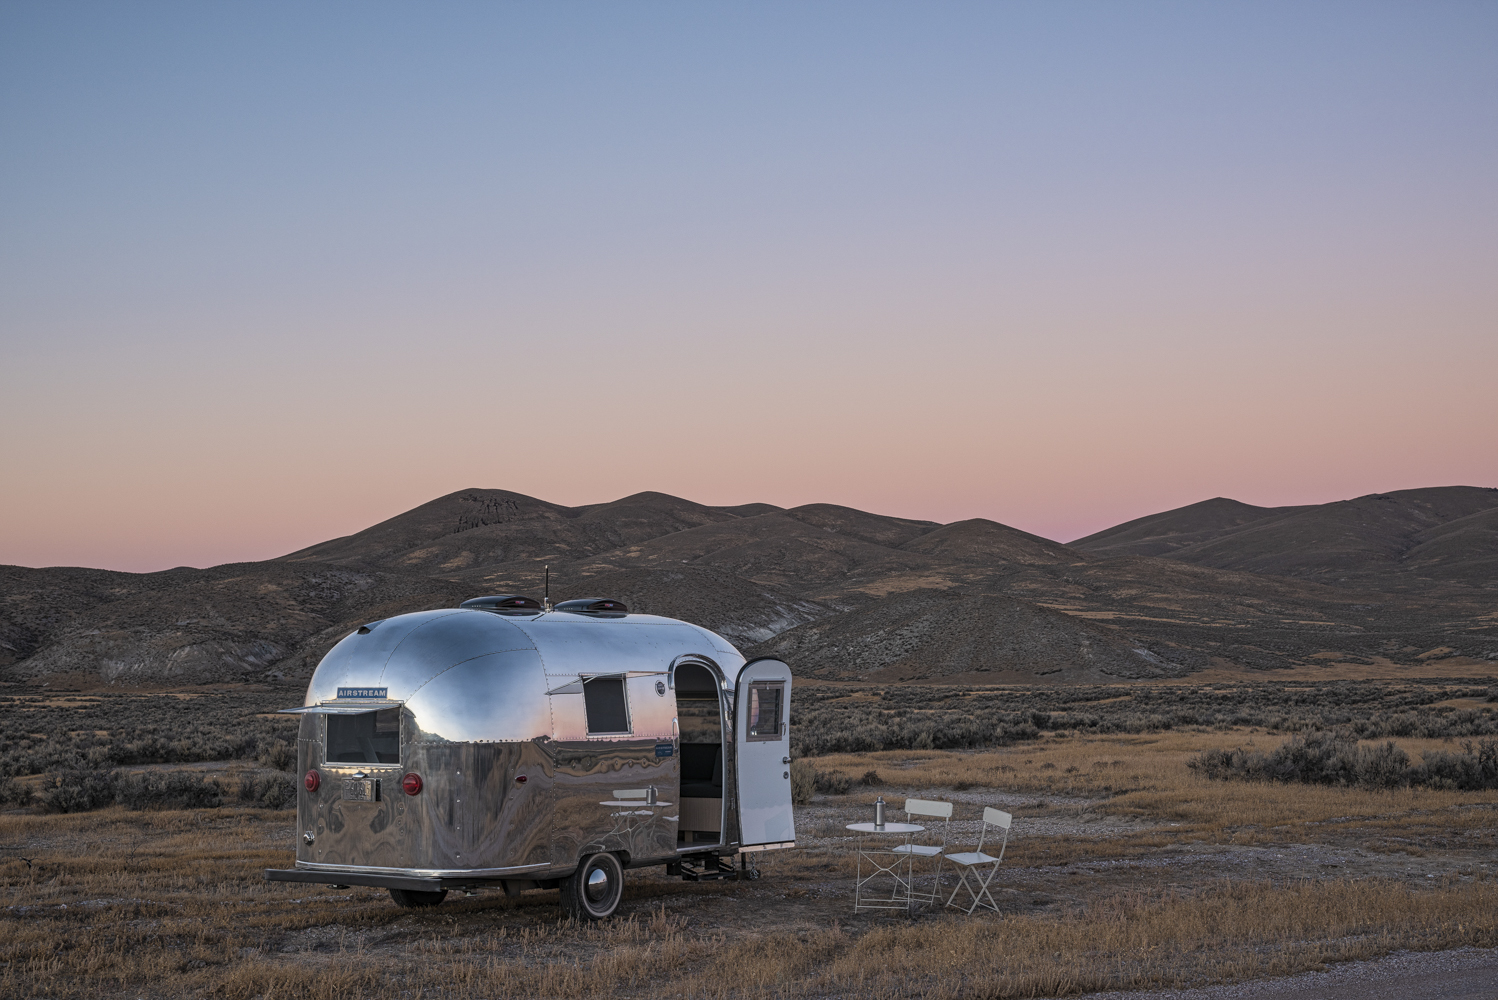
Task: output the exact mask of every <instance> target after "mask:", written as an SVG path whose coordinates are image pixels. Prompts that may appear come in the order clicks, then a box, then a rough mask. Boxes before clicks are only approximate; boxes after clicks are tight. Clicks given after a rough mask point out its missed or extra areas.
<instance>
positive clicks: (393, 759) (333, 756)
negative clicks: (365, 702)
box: [325, 708, 401, 764]
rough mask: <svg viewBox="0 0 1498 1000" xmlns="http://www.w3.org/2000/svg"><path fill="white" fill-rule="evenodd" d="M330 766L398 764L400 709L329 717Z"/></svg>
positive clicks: (399, 751) (399, 757) (399, 752)
mask: <svg viewBox="0 0 1498 1000" xmlns="http://www.w3.org/2000/svg"><path fill="white" fill-rule="evenodd" d="M325 718H326V719H327V720H328V752H327V762H328V763H329V764H399V763H400V762H401V710H400V709H398V708H386V709H381V710H380V711H378V712H360V713H359V714H357V715H328V716H325Z"/></svg>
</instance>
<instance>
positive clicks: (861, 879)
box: [848, 823, 926, 913]
mask: <svg viewBox="0 0 1498 1000" xmlns="http://www.w3.org/2000/svg"><path fill="white" fill-rule="evenodd" d="M848 829H850V830H852V831H853V832H854V833H861V834H863V836H862V837H860V838H858V871H857V874H856V875H855V881H854V883H853V912H854V913H857V912H858V911H859V910H909V909H910V905H911V898H912V897H911V894H910V885H911V882H912V880H913V877H914V873H915V869H914V867H913V865H914V861H913V855H912V854H911V853H910V852H908V851H895V850H893V849H892V848H888V847H870V846H868V841H869V838H870V837H878V836H901V835H903V836H904V837H905V842H906V843H907V844H908V843H910V835H911V834H912V833H920V832H921V831H922V830H924V829H926V828H925V827H924V826H919V825H917V824H915V823H885V824H884V825H883V826H876V825H874V824H873V823H849V824H848ZM865 864H867V865H868V866H869V873H868V874H867V875H865V874H864V873H863V872H864V866H865ZM901 864H904V865H905V872H904V874H901V872H900V865H901ZM875 879H888V880H889V895H888V896H884V895H882V894H876V895H873V896H870V895H869V892H868V891H867V890H866V887H867V886H868V885H869V883H870V882H872V881H873V880H875ZM875 891H876V893H877V889H876V890H875Z"/></svg>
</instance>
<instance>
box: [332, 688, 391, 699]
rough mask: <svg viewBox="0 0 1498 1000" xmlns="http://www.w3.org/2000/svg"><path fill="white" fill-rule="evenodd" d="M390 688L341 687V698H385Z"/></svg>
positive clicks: (339, 690)
mask: <svg viewBox="0 0 1498 1000" xmlns="http://www.w3.org/2000/svg"><path fill="white" fill-rule="evenodd" d="M389 690H390V689H389V688H339V689H338V697H340V698H384V697H386V696H387V695H386V692H388V691H389Z"/></svg>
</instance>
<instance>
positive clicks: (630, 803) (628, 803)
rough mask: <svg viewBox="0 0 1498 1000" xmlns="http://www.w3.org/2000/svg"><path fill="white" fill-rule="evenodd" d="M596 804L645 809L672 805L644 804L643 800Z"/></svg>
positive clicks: (667, 803)
mask: <svg viewBox="0 0 1498 1000" xmlns="http://www.w3.org/2000/svg"><path fill="white" fill-rule="evenodd" d="M598 804H599V805H601V806H640V807H642V808H645V809H650V808H652V807H654V806H669V805H674V803H671V802H646V801H645V800H644V799H616V800H614V801H611V802H600V803H598Z"/></svg>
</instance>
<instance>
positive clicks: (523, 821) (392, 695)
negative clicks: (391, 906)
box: [267, 609, 795, 891]
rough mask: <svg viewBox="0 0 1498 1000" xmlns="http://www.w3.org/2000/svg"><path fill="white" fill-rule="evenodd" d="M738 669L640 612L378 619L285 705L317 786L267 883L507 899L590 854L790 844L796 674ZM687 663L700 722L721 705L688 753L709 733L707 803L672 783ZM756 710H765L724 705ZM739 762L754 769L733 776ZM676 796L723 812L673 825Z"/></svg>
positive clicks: (456, 612)
mask: <svg viewBox="0 0 1498 1000" xmlns="http://www.w3.org/2000/svg"><path fill="white" fill-rule="evenodd" d="M747 666H748V668H749V669H748V670H745V668H746V662H745V659H744V657H743V656H742V655H741V654H740V653H739V652H738V651H737V650H736V649H734V647H733V646H732V645H731V644H729V643H728V642H727V641H726V640H724V639H723V638H722V637H720V636H718V635H716V634H714V633H712V632H710V631H708V630H706V629H703V628H699V627H697V626H695V625H690V624H687V623H685V622H679V621H675V620H672V619H668V618H659V617H654V616H650V615H635V614H623V615H590V614H574V613H566V612H543V613H534V614H520V615H516V614H499V613H494V612H492V611H487V610H470V609H447V610H439V611H425V612H418V613H415V614H407V615H400V616H397V617H394V618H390V619H386V620H384V621H380V622H375V623H371V624H370V625H368V626H365V627H363V628H360V629H359V630H358V631H357V632H356V633H354V634H351V635H349V636H348V637H347V638H345V639H344V640H343V641H342V642H340V643H338V644H337V645H336V646H335V647H333V649H332V650H331V651H330V652H329V653H328V655H327V656H326V657H325V658H324V659H323V660H322V662H321V663H320V664H319V665H318V668H317V670H316V672H315V674H314V675H313V678H312V681H311V684H310V685H309V687H308V690H307V696H306V699H305V703H304V705H303V706H302V707H301V708H299V709H291V710H288V711H294V712H298V713H300V714H301V715H302V722H301V730H300V733H299V735H298V739H297V759H298V763H299V765H300V772H301V773H302V774H309V772H315V774H316V776H317V780H316V782H315V784H316V787H315V788H308V787H306V786H304V787H303V788H302V789H301V790H300V792H299V794H298V800H297V860H296V868H295V869H294V870H288V871H283V872H274V871H272V872H268V873H267V877H268V878H272V879H280V880H288V881H317V882H326V883H337V884H360V885H383V886H388V887H391V888H397V889H407V890H432V889H438V888H448V887H456V886H478V885H484V884H489V885H493V884H498V883H504V884H505V886H506V888H507V889H510V890H515V891H518V890H520V889H526V888H535V887H538V886H542V887H545V886H550V885H554V884H555V882H556V880H558V879H562V878H565V877H567V876H569V875H570V874H571V873H573V872H574V871H575V870H576V869H577V868H578V865H579V862H580V860H581V859H584V858H587V857H589V856H591V855H595V854H598V853H609V854H613V855H615V856H616V857H618V858H619V860H620V862H621V863H622V864H623V866H624V867H640V866H643V865H650V864H662V863H667V864H670V863H679V862H680V859H681V858H683V857H684V856H692V855H698V854H704V853H706V854H716V855H720V856H722V855H731V854H736V853H739V852H742V851H749V850H757V849H767V848H771V847H782V846H791V845H792V844H793V843H794V840H795V831H794V826H793V822H792V818H791V809H790V781H789V770H788V764H789V733H788V729H789V725H788V724H789V710H790V706H789V702H790V674H789V670H788V669H787V668H786V667H785V665H784V664H783V663H780V661H778V660H757V661H753V663H750V664H747ZM688 675H690V676H691V677H692V678H694V679H695V681H694V683H696V684H697V685H698V687H697V689H696V690H695V691H694V692H693V693H692V698H693V701H692V705H693V706H695V707H696V709H697V714H699V715H700V714H703V712H704V708H703V706H707V708H706V709H705V711H706V712H707V714H712V713H713V711H714V707H713V706H714V704H715V703H716V713H717V723H718V727H719V728H718V730H712V729H704V730H703V732H706V733H709V736H707V737H702V738H701V739H699V740H698V741H697V743H695V744H694V745H693V746H691V747H689V748H688V749H689V750H693V751H694V752H695V751H706V750H709V749H711V748H710V746H709V743H710V741H711V739H712V738H713V736H712V735H711V734H713V733H715V732H720V735H718V736H717V738H718V739H719V740H720V741H721V749H720V751H719V753H720V760H721V779H719V776H718V775H717V774H716V773H715V774H714V776H713V780H721V788H722V791H721V792H720V793H719V794H720V795H721V800H719V801H718V804H717V806H715V807H714V806H711V805H710V804H711V803H713V802H714V800H712V799H710V798H701V797H697V798H692V797H688V799H686V800H685V803H684V800H683V797H682V795H681V791H682V789H683V784H682V771H681V766H682V760H683V755H682V739H681V720H680V718H679V713H678V699H677V694H678V692H677V683H676V682H677V679H678V677H679V676H680V677H685V676H688ZM708 678H710V679H711V691H710V692H709V691H706V690H705V689H704V688H703V687H702V684H703V683H705V682H706V680H707V679H708ZM589 685H594V686H593V687H591V688H590V687H589ZM777 685H778V688H777ZM751 688H752V691H751ZM776 690H779V691H780V694H776V693H775V692H776ZM751 694H752V698H751V697H750V695H751ZM621 695H622V704H621V697H620V696H621ZM739 700H742V701H743V702H744V704H743V705H742V706H739V705H736V702H737V701H739ZM751 705H752V706H753V710H754V711H755V712H757V713H758V714H759V715H762V716H764V717H765V718H764V719H759V721H756V719H757V718H758V716H754V717H746V716H744V711H739V712H738V713H737V715H736V712H735V709H736V707H737V708H740V709H742V710H749V709H750V707H751ZM600 706H602V707H600ZM761 706H763V707H761ZM770 715H773V716H774V718H770ZM600 719H604V720H606V721H604V722H600ZM766 719H768V720H769V721H768V722H767V721H765V720H766ZM600 725H603V726H604V728H605V730H607V731H602V732H600V731H599V728H600ZM746 727H747V728H746ZM756 727H757V729H758V731H759V733H760V734H759V735H754V733H755V731H756ZM397 730H398V739H397V735H396V734H397ZM746 734H747V735H746ZM746 739H747V740H749V741H750V742H747V743H746V742H745V741H746ZM702 740H707V741H709V743H703V742H702ZM689 742H692V738H691V737H689ZM397 745H398V752H397V750H396V747H397ZM697 756H699V757H700V756H701V753H698V754H697ZM743 760H753V761H754V762H755V763H754V768H755V773H754V774H753V775H752V776H750V777H751V780H747V781H744V782H741V781H740V777H741V776H740V774H739V773H738V771H739V766H740V764H741V761H743ZM772 762H773V763H772ZM413 774H414V775H418V776H419V778H420V790H419V791H418V792H417V793H416V794H407V792H406V791H405V790H404V789H403V780H408V779H407V776H409V775H413ZM782 775H783V777H782ZM313 783H314V782H311V781H309V782H308V784H313ZM698 784H699V785H700V782H699V783H698ZM691 787H698V786H694V785H692V784H691V783H690V782H689V783H688V790H690V788H691ZM710 792H711V789H709V794H710ZM745 795H748V799H747V800H746V799H744V796H745ZM782 800H783V808H782ZM741 801H748V802H749V803H750V805H749V808H748V809H747V812H748V813H749V814H750V820H751V821H750V823H749V826H748V828H747V829H746V828H745V827H743V826H742V825H741V823H740V812H741ZM704 803H708V804H709V805H708V806H704ZM684 804H686V805H688V806H689V807H690V810H689V811H690V812H691V813H692V814H693V815H696V816H698V817H701V816H705V815H708V814H709V813H711V812H712V809H713V808H717V809H719V810H721V812H720V813H719V814H718V815H716V816H715V817H710V818H709V819H701V818H699V819H697V820H696V821H694V825H695V826H696V827H697V828H698V829H697V830H696V831H694V832H684V830H683V828H682V825H681V819H682V812H683V810H682V807H683V805H684ZM711 818H716V820H717V823H716V826H717V830H716V831H714V832H711V833H706V834H704V832H703V827H705V826H707V825H709V824H710V819H711ZM746 832H747V833H748V837H747V838H746V836H745V833H746Z"/></svg>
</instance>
